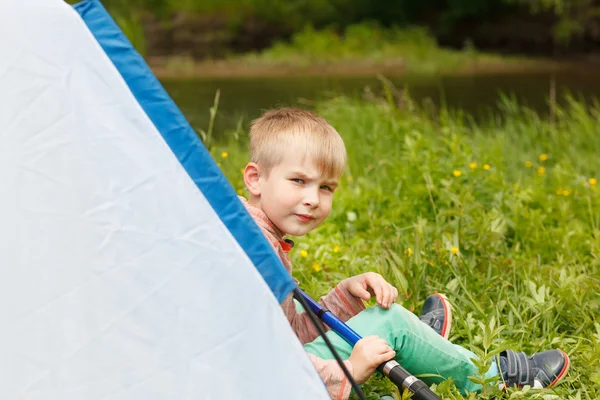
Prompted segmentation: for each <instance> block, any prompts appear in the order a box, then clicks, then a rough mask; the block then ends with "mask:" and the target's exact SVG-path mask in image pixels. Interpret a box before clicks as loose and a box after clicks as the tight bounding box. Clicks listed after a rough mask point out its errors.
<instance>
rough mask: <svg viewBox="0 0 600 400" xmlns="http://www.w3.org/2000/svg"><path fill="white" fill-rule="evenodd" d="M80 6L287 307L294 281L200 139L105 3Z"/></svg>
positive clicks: (147, 109)
mask: <svg viewBox="0 0 600 400" xmlns="http://www.w3.org/2000/svg"><path fill="white" fill-rule="evenodd" d="M74 7H75V9H76V10H77V11H78V12H79V14H80V15H81V17H82V18H83V20H84V21H85V23H86V24H87V26H88V28H89V29H90V31H91V32H92V34H93V35H94V36H95V38H96V40H97V41H98V43H100V46H102V48H103V49H104V51H105V52H106V54H107V55H108V57H109V58H110V59H111V61H112V62H113V64H114V65H115V66H116V67H117V69H118V70H119V72H120V73H121V75H122V76H123V78H124V79H125V81H126V82H127V85H128V86H129V88H130V89H131V91H132V93H133V95H134V96H135V97H136V99H137V101H138V102H139V103H140V105H141V106H142V108H143V109H144V111H145V112H146V113H147V115H148V117H149V118H150V119H151V120H152V122H153V123H154V125H155V126H156V128H157V129H158V131H159V132H160V133H161V135H162V136H163V138H164V140H165V142H167V144H168V145H169V147H170V148H171V150H172V151H173V153H175V155H176V156H177V158H178V159H179V162H181V165H183V167H184V169H185V170H186V171H187V172H188V174H189V175H190V177H191V178H192V179H193V180H194V182H195V183H196V185H197V186H198V188H199V189H200V190H201V191H202V192H203V193H204V195H205V197H206V199H207V200H208V202H209V203H210V204H211V206H212V207H213V208H214V209H215V211H216V212H217V214H218V215H219V217H220V218H221V220H222V221H223V223H224V224H225V226H227V228H228V229H229V231H230V232H231V233H232V234H233V236H234V237H235V238H236V240H237V241H238V243H239V244H240V245H241V246H242V248H244V250H245V251H246V253H247V254H248V256H249V257H250V259H251V260H252V262H253V263H254V265H255V266H256V268H257V269H258V270H259V271H260V273H261V275H262V276H263V278H264V279H265V281H266V282H267V283H268V285H269V287H270V288H271V291H272V292H273V293H274V294H275V296H276V297H277V299H278V300H279V302H282V301H283V300H284V299H285V297H286V296H287V295H288V294H289V293H290V292H291V291H292V290H293V288H294V287H295V283H294V281H293V279H292V278H291V276H290V275H289V274H288V273H287V271H286V270H285V268H284V267H283V265H281V262H280V261H279V258H277V255H276V254H275V253H274V252H273V251H272V250H271V246H270V245H269V243H268V242H267V241H266V239H265V238H264V237H263V235H262V234H261V232H260V230H259V228H258V227H257V226H256V224H254V223H253V221H252V219H251V217H250V216H249V215H248V213H247V212H246V210H245V209H244V207H243V205H242V204H241V203H240V201H239V200H238V199H237V196H236V194H235V192H234V191H233V188H231V186H230V185H229V183H228V182H227V180H226V178H225V177H224V176H223V174H222V173H221V171H220V170H219V168H218V166H217V165H216V164H215V163H214V161H213V160H212V158H211V156H210V154H208V152H207V151H206V149H205V148H204V146H203V145H202V142H201V141H200V139H199V138H198V135H196V133H195V132H194V130H193V129H192V127H191V126H190V125H189V124H188V122H187V120H186V119H185V117H184V116H183V114H182V113H181V111H179V109H178V108H177V106H176V105H175V103H174V102H173V100H171V98H170V97H169V95H168V94H167V93H166V91H165V90H164V89H163V87H162V85H161V84H160V83H159V82H158V80H157V79H156V77H155V76H154V74H153V73H152V71H150V69H149V68H148V66H147V65H146V63H145V61H144V59H143V58H142V57H141V56H140V55H139V54H138V53H137V52H136V51H135V50H134V48H133V46H132V45H131V43H130V42H129V40H128V39H127V38H126V37H125V35H124V34H123V33H122V32H121V30H120V29H119V27H118V26H117V25H116V24H115V22H114V21H113V19H112V18H111V17H110V15H109V14H108V13H107V12H106V10H105V9H104V7H103V6H102V4H101V3H100V2H99V1H97V0H87V1H82V2H80V3H78V4H76V5H75V6H74Z"/></svg>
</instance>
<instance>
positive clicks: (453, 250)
mask: <svg viewBox="0 0 600 400" xmlns="http://www.w3.org/2000/svg"><path fill="white" fill-rule="evenodd" d="M450 252H451V253H452V254H453V255H457V254H458V247H453V248H452V249H451V250H450Z"/></svg>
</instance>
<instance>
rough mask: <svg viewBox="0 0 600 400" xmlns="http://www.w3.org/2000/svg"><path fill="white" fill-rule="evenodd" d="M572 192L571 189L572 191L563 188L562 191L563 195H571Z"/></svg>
mask: <svg viewBox="0 0 600 400" xmlns="http://www.w3.org/2000/svg"><path fill="white" fill-rule="evenodd" d="M570 194H571V191H570V190H563V192H562V195H563V196H568V195H570Z"/></svg>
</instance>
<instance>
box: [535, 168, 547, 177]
mask: <svg viewBox="0 0 600 400" xmlns="http://www.w3.org/2000/svg"><path fill="white" fill-rule="evenodd" d="M545 173H546V168H544V167H538V169H537V171H536V174H538V175H539V176H542V175H544V174H545Z"/></svg>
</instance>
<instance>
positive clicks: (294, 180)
mask: <svg viewBox="0 0 600 400" xmlns="http://www.w3.org/2000/svg"><path fill="white" fill-rule="evenodd" d="M290 180H291V181H292V182H296V183H304V180H303V179H300V178H292V179H290Z"/></svg>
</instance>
